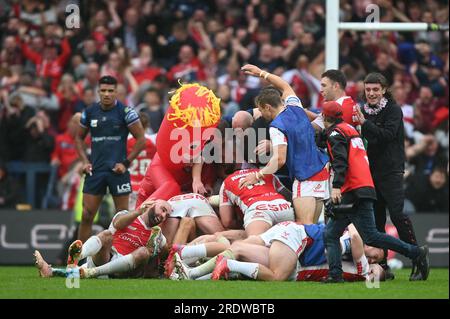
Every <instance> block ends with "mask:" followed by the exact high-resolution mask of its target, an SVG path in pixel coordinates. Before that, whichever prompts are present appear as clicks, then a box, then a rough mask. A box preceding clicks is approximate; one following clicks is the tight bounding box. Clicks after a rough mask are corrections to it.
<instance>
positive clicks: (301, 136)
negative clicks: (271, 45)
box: [239, 64, 329, 224]
mask: <svg viewBox="0 0 450 319" xmlns="http://www.w3.org/2000/svg"><path fill="white" fill-rule="evenodd" d="M242 71H244V72H245V74H247V75H253V76H259V77H263V78H264V79H265V80H267V81H268V82H269V83H270V84H272V85H273V86H275V88H273V87H266V88H263V89H262V90H261V92H260V93H259V95H258V96H257V97H256V99H255V104H256V105H257V106H258V108H259V110H260V111H261V114H262V116H263V118H264V119H266V120H267V121H272V122H271V124H270V129H269V133H270V140H271V142H272V147H273V153H274V154H273V156H272V157H271V159H270V160H269V163H268V164H267V165H266V166H265V167H264V168H262V169H261V170H259V171H257V172H255V174H251V175H248V176H247V177H246V178H245V179H242V180H241V182H240V185H239V187H241V188H242V187H247V186H249V185H253V184H256V183H257V182H259V181H261V180H263V179H264V175H266V174H273V173H275V172H276V171H278V170H279V169H280V168H281V167H282V166H283V165H284V164H285V163H286V164H287V166H288V169H289V175H290V177H291V179H292V180H293V181H294V182H293V186H292V198H293V203H294V208H295V214H296V221H297V222H300V223H302V224H314V223H316V222H317V220H318V219H319V216H320V213H321V211H322V206H323V205H322V202H323V200H324V199H327V198H328V197H329V191H328V178H329V172H328V168H327V163H328V156H327V155H326V154H325V153H322V152H321V151H320V150H319V148H318V147H317V145H316V142H315V132H314V128H313V126H312V125H311V122H310V121H311V120H312V118H311V116H310V114H309V113H308V111H307V110H305V109H303V106H302V104H301V101H300V99H299V98H298V97H297V96H295V92H294V90H293V89H292V87H291V86H290V85H289V84H288V83H287V82H286V81H284V80H283V79H281V78H280V77H279V76H277V75H274V74H271V73H268V72H266V71H262V70H261V69H260V68H259V67H257V66H255V65H251V64H247V65H245V66H243V67H242ZM280 91H281V94H280Z"/></svg>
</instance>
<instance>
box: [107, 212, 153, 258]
mask: <svg viewBox="0 0 450 319" xmlns="http://www.w3.org/2000/svg"><path fill="white" fill-rule="evenodd" d="M127 213H128V212H127V211H121V212H118V213H117V214H116V215H115V216H114V218H113V221H112V222H111V225H110V227H109V230H110V231H111V232H112V233H113V243H112V245H113V246H114V248H115V249H116V250H117V252H118V253H119V254H122V255H127V254H130V253H132V252H133V251H135V250H136V249H138V248H139V247H143V246H145V245H146V244H147V241H148V239H149V238H150V235H151V234H152V229H151V227H147V225H145V223H144V221H143V220H142V217H141V216H139V217H138V218H136V219H135V220H134V221H133V222H132V223H131V224H130V225H129V226H127V227H125V228H124V229H120V230H116V229H114V227H113V226H112V225H113V222H114V219H115V218H116V217H117V216H119V215H122V214H127Z"/></svg>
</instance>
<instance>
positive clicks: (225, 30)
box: [0, 0, 449, 213]
mask: <svg viewBox="0 0 450 319" xmlns="http://www.w3.org/2000/svg"><path fill="white" fill-rule="evenodd" d="M340 3H341V7H340V21H352V22H364V21H365V20H366V16H367V14H368V13H367V12H366V8H367V6H368V5H369V4H371V3H375V4H377V5H378V6H379V7H380V9H381V10H380V13H381V22H427V23H433V22H434V23H439V24H448V20H449V9H448V0H426V1H405V0H398V1H395V0H393V1H389V0H371V1H368V0H340ZM69 4H76V5H77V6H78V7H79V9H80V14H81V19H80V28H72V29H70V28H67V27H66V22H67V21H66V19H67V17H68V15H69V13H66V7H67V6H68V5H69ZM325 14H326V12H325V0H298V1H296V0H284V1H283V0H215V1H214V0H211V1H206V0H204V1H202V0H195V1H194V0H172V1H164V0H147V1H145V0H111V1H100V0H99V1H88V0H79V1H64V0H62V1H51V0H47V1H37V0H22V1H17V0H0V208H15V207H16V204H18V203H21V202H24V201H25V198H24V196H25V195H24V189H25V185H24V184H25V179H24V177H23V176H24V173H25V171H26V167H33V166H32V164H33V163H47V164H50V163H51V164H52V165H53V167H57V175H56V176H57V179H58V180H59V183H58V185H60V186H59V187H60V188H61V187H62V188H66V189H69V190H70V187H71V185H74V184H73V183H71V182H70V181H71V180H72V179H73V175H74V172H75V171H76V169H77V165H76V164H77V155H76V151H75V146H74V141H73V135H74V132H75V129H76V127H77V123H73V122H71V121H70V118H71V117H72V115H73V114H74V113H75V112H79V111H82V110H83V109H84V108H86V107H87V106H88V105H90V104H91V103H93V102H95V101H96V100H97V98H98V95H97V80H98V79H99V77H100V76H102V75H112V76H114V77H116V78H117V79H118V82H119V86H118V99H119V100H120V101H121V102H123V103H125V104H127V105H130V106H133V107H134V108H135V109H136V110H138V111H139V112H143V113H145V114H146V115H148V118H149V120H150V121H149V125H148V127H147V132H148V133H149V134H152V133H157V132H158V129H159V125H160V123H161V121H162V119H163V116H164V112H165V109H166V107H167V105H168V92H170V91H172V90H173V88H177V87H178V86H179V81H181V82H201V83H203V84H205V85H206V86H208V87H209V88H211V89H212V90H213V91H214V92H216V94H217V95H218V96H219V97H220V98H221V101H222V102H221V103H222V110H223V115H224V116H226V117H231V116H232V115H233V114H234V113H235V112H237V111H239V110H247V109H249V108H252V107H253V98H254V97H255V96H256V94H257V93H258V91H259V89H260V88H261V85H262V83H260V79H259V78H253V77H246V76H244V74H243V73H241V72H240V71H239V69H240V67H241V66H242V65H244V64H245V63H252V64H255V65H258V66H259V67H261V68H262V69H265V70H267V71H270V72H273V73H275V74H277V75H280V76H282V77H283V78H284V79H286V80H287V81H288V82H289V83H290V84H291V85H292V86H293V87H294V89H295V91H296V93H297V95H298V96H299V97H300V98H301V99H302V102H303V105H304V106H306V107H308V108H310V109H311V110H313V111H316V112H320V106H321V103H322V97H321V95H320V76H321V74H322V73H323V72H324V71H325V65H324V62H325V53H324V44H325V41H324V40H325ZM448 40H449V32H448V31H446V32H438V31H435V32H341V33H340V42H339V43H340V47H339V61H340V69H341V70H342V71H343V72H344V74H345V75H346V77H347V82H348V85H347V90H346V91H347V94H348V95H349V96H351V97H352V98H353V99H354V100H355V101H358V102H360V101H361V95H362V93H363V92H362V89H363V82H362V80H363V78H364V76H365V75H366V74H367V73H368V72H372V71H376V72H380V73H382V74H383V75H385V76H386V78H387V79H388V80H389V82H390V84H391V90H392V93H393V95H394V97H395V99H396V101H397V103H398V104H399V105H400V106H401V108H402V110H403V115H404V118H403V120H404V124H405V133H406V134H405V136H406V139H405V145H406V155H407V163H406V172H405V189H406V196H407V199H408V200H407V205H406V206H405V210H406V211H408V212H411V213H413V212H448V143H449V139H448V69H449V57H448V49H449V42H448ZM23 163H25V164H23ZM23 167H25V168H24V169H23ZM14 168H15V169H14ZM9 169H11V170H12V171H11V172H8V170H9ZM18 172H21V174H18ZM37 172H38V171H37ZM15 173H17V174H15ZM41 175H42V174H41ZM41 175H40V174H37V175H36V183H37V184H36V185H37V186H36V192H37V193H36V198H37V201H36V203H35V205H34V206H35V207H34V208H42V207H44V206H48V205H47V204H45V205H43V203H42V198H43V197H44V196H45V192H46V188H47V183H48V182H49V177H48V172H45V174H43V175H42V176H41ZM77 185H78V184H77ZM58 194H59V196H60V198H59V200H57V201H56V202H55V204H54V205H55V206H59V208H62V209H65V210H71V209H73V206H74V203H73V202H72V203H66V202H65V201H64V200H63V198H62V197H64V196H65V195H64V194H65V193H64V191H61V190H60V191H59V193H58Z"/></svg>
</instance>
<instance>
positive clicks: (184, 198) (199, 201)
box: [161, 193, 225, 245]
mask: <svg viewBox="0 0 450 319" xmlns="http://www.w3.org/2000/svg"><path fill="white" fill-rule="evenodd" d="M168 203H169V204H170V205H171V206H172V213H171V214H170V215H169V216H168V218H167V220H166V221H165V222H164V223H163V224H162V225H161V229H162V232H163V233H164V236H165V237H166V239H167V242H168V244H169V245H171V244H172V243H175V242H177V241H174V238H175V234H176V232H177V230H178V229H179V223H180V218H183V217H190V218H193V219H194V221H195V227H196V229H197V230H198V232H199V233H201V234H214V233H216V232H222V231H224V230H225V228H224V227H223V225H222V223H221V221H220V220H219V218H218V216H217V214H216V213H215V211H214V209H213V208H212V207H211V205H210V204H209V202H208V200H207V199H206V198H205V197H204V196H202V195H200V194H195V193H190V194H183V195H177V196H174V197H172V198H170V199H169V200H168ZM193 239H194V238H190V240H193Z"/></svg>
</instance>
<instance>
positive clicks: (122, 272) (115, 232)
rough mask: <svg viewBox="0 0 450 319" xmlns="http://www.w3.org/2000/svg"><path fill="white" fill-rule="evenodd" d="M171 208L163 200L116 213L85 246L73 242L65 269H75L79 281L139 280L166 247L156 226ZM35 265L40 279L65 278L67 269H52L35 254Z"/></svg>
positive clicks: (164, 218)
mask: <svg viewBox="0 0 450 319" xmlns="http://www.w3.org/2000/svg"><path fill="white" fill-rule="evenodd" d="M171 211H172V207H171V206H170V204H169V203H168V202H166V201H163V200H157V201H154V202H153V203H149V204H147V205H142V207H141V208H140V209H138V210H135V211H132V212H128V211H126V210H124V211H120V212H118V213H117V214H116V215H115V216H114V217H113V219H112V222H111V225H110V227H109V229H108V230H104V231H102V232H101V233H99V234H98V235H95V236H91V237H90V238H89V239H88V240H87V241H86V242H85V243H84V244H83V243H82V242H81V241H80V240H76V241H75V242H73V243H72V244H71V245H70V247H69V257H68V261H67V265H68V266H69V268H74V267H77V266H78V261H79V260H80V259H83V258H87V261H86V263H85V264H84V265H83V266H81V267H77V268H78V270H79V273H80V277H81V278H92V277H99V276H103V275H115V276H121V277H123V276H125V277H140V276H142V270H143V267H140V266H142V265H144V264H145V263H146V262H147V261H148V260H149V258H150V257H152V256H153V257H154V256H156V255H157V254H158V253H159V252H160V251H161V250H162V249H163V248H164V247H165V245H166V239H165V237H164V235H163V234H162V232H161V228H160V227H159V226H157V225H159V224H161V223H162V222H163V221H164V220H166V218H167V217H168V215H169V214H170V213H171ZM34 256H35V263H36V267H37V268H38V269H39V274H40V275H41V277H52V276H55V275H57V276H66V275H67V269H55V268H51V267H50V266H49V265H48V264H47V263H46V262H45V260H44V259H43V258H42V256H41V254H40V253H39V251H37V250H36V251H35V254H34Z"/></svg>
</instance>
